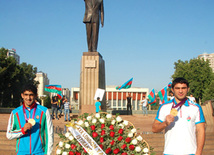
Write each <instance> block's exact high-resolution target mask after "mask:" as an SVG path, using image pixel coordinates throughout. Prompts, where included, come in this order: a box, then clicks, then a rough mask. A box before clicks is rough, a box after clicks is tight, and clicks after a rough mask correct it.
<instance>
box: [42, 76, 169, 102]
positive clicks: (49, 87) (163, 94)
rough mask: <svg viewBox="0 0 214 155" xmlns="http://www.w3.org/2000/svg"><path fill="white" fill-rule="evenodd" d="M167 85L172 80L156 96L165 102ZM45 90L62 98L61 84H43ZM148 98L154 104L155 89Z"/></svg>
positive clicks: (129, 84)
mask: <svg viewBox="0 0 214 155" xmlns="http://www.w3.org/2000/svg"><path fill="white" fill-rule="evenodd" d="M132 82H133V78H131V79H129V80H128V81H126V82H125V83H124V84H123V85H121V86H118V87H116V89H118V90H121V89H128V88H131V85H132ZM167 87H168V88H171V87H172V82H169V84H168V86H166V87H164V88H163V89H161V90H160V91H159V92H158V96H159V97H160V100H161V102H162V103H165V102H166V101H167ZM45 91H47V92H51V93H57V96H58V98H59V99H61V98H62V86H61V85H45ZM148 98H149V100H150V101H149V102H148V103H149V104H150V105H155V103H156V96H155V90H154V89H152V91H151V92H150V93H149V95H148Z"/></svg>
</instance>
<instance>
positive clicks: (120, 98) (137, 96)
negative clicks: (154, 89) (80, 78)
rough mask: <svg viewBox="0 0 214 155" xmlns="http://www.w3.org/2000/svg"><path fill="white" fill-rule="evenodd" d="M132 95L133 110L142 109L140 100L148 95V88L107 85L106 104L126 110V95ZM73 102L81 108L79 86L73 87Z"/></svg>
mask: <svg viewBox="0 0 214 155" xmlns="http://www.w3.org/2000/svg"><path fill="white" fill-rule="evenodd" d="M129 92H130V93H131V96H132V106H133V110H140V108H141V107H140V106H139V104H140V101H141V100H142V98H143V96H148V94H149V89H148V88H136V87H132V88H129V89H121V90H117V89H116V86H107V87H106V104H107V109H111V110H126V106H127V100H126V96H127V95H128V93H129ZM71 103H72V105H73V106H74V108H75V109H79V88H77V87H75V88H71Z"/></svg>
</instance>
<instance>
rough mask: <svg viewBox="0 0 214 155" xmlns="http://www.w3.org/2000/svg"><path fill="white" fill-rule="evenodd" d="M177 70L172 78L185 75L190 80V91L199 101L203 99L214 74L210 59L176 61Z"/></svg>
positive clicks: (213, 78)
mask: <svg viewBox="0 0 214 155" xmlns="http://www.w3.org/2000/svg"><path fill="white" fill-rule="evenodd" d="M174 65H175V67H174V68H175V72H174V74H173V75H172V78H173V79H175V78H177V77H183V78H185V79H187V80H188V81H189V84H190V92H189V93H191V94H193V96H194V97H195V98H196V100H197V101H198V100H199V98H200V99H202V98H203V95H204V92H205V90H206V88H208V87H209V85H210V83H211V81H212V80H214V74H213V72H212V68H211V67H210V65H209V61H205V60H204V59H191V60H190V61H181V60H178V62H175V63H174Z"/></svg>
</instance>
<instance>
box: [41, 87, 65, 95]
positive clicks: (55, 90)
mask: <svg viewBox="0 0 214 155" xmlns="http://www.w3.org/2000/svg"><path fill="white" fill-rule="evenodd" d="M45 91H47V92H51V93H57V94H61V93H62V86H61V85H45Z"/></svg>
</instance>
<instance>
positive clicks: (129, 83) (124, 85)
mask: <svg viewBox="0 0 214 155" xmlns="http://www.w3.org/2000/svg"><path fill="white" fill-rule="evenodd" d="M132 81H133V78H131V79H130V80H128V81H126V82H125V83H124V84H123V85H122V86H119V87H116V89H119V90H120V89H128V88H130V87H131V85H132Z"/></svg>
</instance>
